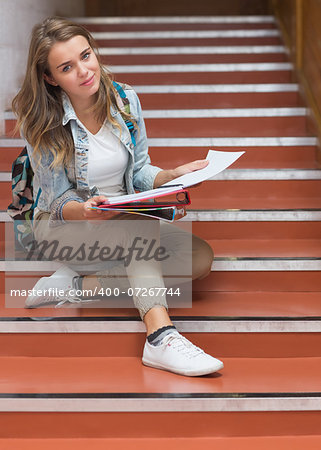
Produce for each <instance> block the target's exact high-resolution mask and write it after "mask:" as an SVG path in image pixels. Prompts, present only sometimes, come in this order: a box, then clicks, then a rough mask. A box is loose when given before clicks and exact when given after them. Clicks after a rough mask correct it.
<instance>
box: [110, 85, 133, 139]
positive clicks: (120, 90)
mask: <svg viewBox="0 0 321 450" xmlns="http://www.w3.org/2000/svg"><path fill="white" fill-rule="evenodd" d="M113 85H114V88H115V89H116V91H117V93H118V95H119V97H120V99H121V101H122V105H121V106H122V108H121V109H122V110H123V111H124V112H125V113H126V114H130V103H129V100H128V98H127V97H126V94H125V91H124V89H123V88H122V86H121V85H120V84H119V83H116V81H113ZM117 104H118V103H117ZM118 106H120V105H119V104H118ZM121 106H120V107H121ZM124 121H125V124H126V125H127V128H128V130H129V132H130V136H131V139H132V143H133V145H134V146H136V139H135V136H134V132H135V127H134V124H133V122H132V121H131V120H129V119H125V118H124Z"/></svg>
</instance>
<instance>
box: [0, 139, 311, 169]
mask: <svg viewBox="0 0 321 450" xmlns="http://www.w3.org/2000/svg"><path fill="white" fill-rule="evenodd" d="M201 139H202V138H200V139H195V140H201ZM223 139H224V138H223ZM239 139H240V140H241V139H243V138H239ZM257 139H260V138H257ZM297 139H302V138H297ZM303 139H304V138H303ZM313 139H314V138H313ZM178 140H179V139H178ZM1 141H3V139H0V152H1V161H0V170H1V171H8V172H10V171H11V166H12V162H13V161H14V159H15V158H16V157H17V156H18V155H19V153H20V152H21V150H22V148H23V146H24V142H23V141H22V140H19V141H20V142H21V143H20V144H19V146H16V147H8V146H6V147H2V146H1ZM5 141H6V143H7V145H8V144H10V142H8V141H10V139H6V140H5ZM15 141H18V140H17V139H15ZM153 141H156V142H155V144H156V145H158V144H157V142H158V141H162V139H153ZM165 141H171V140H170V139H165ZM175 141H176V139H173V140H172V142H173V143H174V144H175ZM311 142H313V141H311ZM159 145H162V142H160V144H159ZM208 148H209V147H205V146H204V147H187V146H186V147H183V146H181V147H173V146H155V147H151V148H150V151H149V153H150V156H151V158H152V162H153V164H155V165H156V166H160V167H162V168H164V169H169V168H172V167H173V166H178V165H181V164H185V163H187V162H189V161H194V160H196V159H202V158H205V157H206V155H207V152H208ZM212 148H213V146H212ZM218 148H219V149H220V150H223V151H229V150H231V151H242V150H244V147H241V146H239V147H236V148H231V147H221V146H219V147H218ZM233 167H234V168H280V169H285V168H293V169H295V168H297V169H299V168H304V169H317V168H319V167H320V165H319V164H318V163H317V161H316V146H314V145H309V146H279V147H276V146H272V147H268V146H267V147H248V148H246V158H240V159H239V160H238V161H236V163H235V164H234V165H233Z"/></svg>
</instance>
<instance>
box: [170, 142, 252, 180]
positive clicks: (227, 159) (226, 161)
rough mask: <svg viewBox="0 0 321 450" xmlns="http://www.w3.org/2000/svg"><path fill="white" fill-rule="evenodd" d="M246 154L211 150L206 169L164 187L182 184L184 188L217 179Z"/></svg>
mask: <svg viewBox="0 0 321 450" xmlns="http://www.w3.org/2000/svg"><path fill="white" fill-rule="evenodd" d="M244 153H245V152H244V151H243V152H222V151H218V150H209V151H208V154H207V156H206V159H207V160H208V161H209V164H208V165H207V166H206V167H204V169H200V170H196V171H195V172H191V173H187V174H186V175H182V176H181V177H178V178H175V179H174V180H172V181H169V182H167V183H165V184H163V186H170V185H171V184H182V185H183V187H184V188H187V187H189V186H193V185H194V184H197V183H201V182H202V181H205V180H208V179H209V178H212V177H215V175H218V174H219V173H220V172H222V171H223V170H225V169H227V167H229V166H231V165H232V164H233V163H234V162H235V161H236V160H237V159H238V158H239V157H240V156H242V155H243V154H244Z"/></svg>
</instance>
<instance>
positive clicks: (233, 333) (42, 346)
mask: <svg viewBox="0 0 321 450" xmlns="http://www.w3.org/2000/svg"><path fill="white" fill-rule="evenodd" d="M43 311H44V312H47V315H48V314H51V315H52V317H51V316H50V317H44V316H40V315H37V316H35V317H34V318H16V319H14V318H10V319H9V318H6V320H4V319H2V320H1V332H0V343H1V356H6V357H13V356H14V357H20V356H25V357H46V358H49V357H61V358H72V357H85V356H86V357H115V358H118V359H121V358H123V357H137V358H141V354H142V350H143V347H144V343H145V340H146V335H145V330H144V326H143V324H142V322H141V321H140V319H139V318H138V317H136V318H133V319H131V320H130V321H129V320H128V319H126V318H121V319H120V318H118V320H116V319H117V317H116V318H110V319H107V318H102V317H97V316H93V317H83V316H81V317H73V316H68V315H67V314H68V313H70V311H71V310H68V309H67V310H65V312H67V314H65V316H58V315H56V314H57V313H56V310H55V309H53V308H51V309H49V308H46V309H44V310H43ZM88 311H89V309H88ZM93 311H94V310H91V312H92V313H93ZM136 314H137V311H136ZM187 322H188V321H185V323H184V321H178V320H174V324H175V325H176V326H177V327H178V330H179V331H181V332H182V333H183V334H184V336H186V337H187V338H188V339H190V340H191V341H192V342H193V343H194V344H195V345H198V346H199V347H201V348H203V349H204V350H205V351H207V352H208V353H210V354H213V355H216V356H217V357H220V358H222V359H224V358H259V359H260V358H305V357H308V358H316V357H317V358H319V356H320V352H319V348H320V345H321V336H320V334H321V333H320V321H319V324H318V320H317V319H315V320H314V319H313V320H312V319H311V320H306V321H303V320H302V321H295V320H292V321H286V320H283V321H282V320H279V321H277V320H275V321H273V320H268V321H264V320H260V319H258V320H256V321H255V320H248V321H245V320H244V321H243V322H240V321H232V320H226V321H212V322H211V323H210V324H207V323H206V322H204V323H203V321H198V322H197V321H195V324H194V330H195V329H196V328H197V331H194V332H189V331H188V328H192V325H191V324H189V323H187ZM209 322H210V321H209ZM309 324H310V326H311V328H312V331H311V332H309V328H308V327H309ZM203 325H204V326H206V328H208V329H209V331H200V330H202V328H203ZM215 327H216V329H217V330H219V331H218V332H216V331H215ZM255 327H256V328H255ZM251 328H252V330H253V331H251ZM224 329H225V331H222V330H224ZM260 329H261V331H260ZM291 329H292V331H291ZM295 329H297V330H298V331H294V330H295ZM283 330H285V331H283ZM287 330H288V331H287ZM313 330H314V331H313ZM2 379H3V377H2ZM23 392H24V391H23ZM0 398H1V397H0Z"/></svg>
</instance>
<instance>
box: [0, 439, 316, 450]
mask: <svg viewBox="0 0 321 450" xmlns="http://www.w3.org/2000/svg"><path fill="white" fill-rule="evenodd" d="M129 446H130V447H131V448H133V449H138V448H139V449H141V450H149V449H150V448H153V449H154V450H162V449H163V448H167V449H168V450H177V449H183V448H184V449H185V450H199V449H200V448H208V449H209V448H215V449H217V450H230V449H235V448H237V449H238V450H251V449H258V448H259V449H260V450H270V449H271V448H275V449H282V450H302V448H308V449H309V450H319V448H320V446H321V436H282V437H279V436H278V437H276V436H262V437H234V438H228V437H216V438H214V437H213V438H210V437H193V438H181V437H175V438H164V437H157V438H132V437H128V438H105V439H102V438H101V439H95V438H91V439H86V438H82V439H77V438H73V439H72V438H70V439H57V438H47V439H19V440H18V439H10V438H8V439H0V447H1V448H4V449H6V450H43V449H44V448H46V450H56V449H57V448H59V449H60V450H70V449H71V448H77V449H78V450H87V449H88V448H90V449H91V450H106V448H112V449H113V450H127V449H128V447H129Z"/></svg>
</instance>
